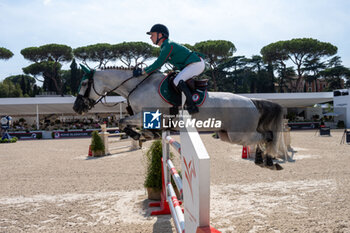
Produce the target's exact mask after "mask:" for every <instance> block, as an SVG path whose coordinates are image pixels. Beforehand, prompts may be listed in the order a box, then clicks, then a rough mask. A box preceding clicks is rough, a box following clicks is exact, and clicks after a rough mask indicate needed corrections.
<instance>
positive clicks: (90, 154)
mask: <svg viewBox="0 0 350 233" xmlns="http://www.w3.org/2000/svg"><path fill="white" fill-rule="evenodd" d="M88 156H92V151H91V145H89V153H88Z"/></svg>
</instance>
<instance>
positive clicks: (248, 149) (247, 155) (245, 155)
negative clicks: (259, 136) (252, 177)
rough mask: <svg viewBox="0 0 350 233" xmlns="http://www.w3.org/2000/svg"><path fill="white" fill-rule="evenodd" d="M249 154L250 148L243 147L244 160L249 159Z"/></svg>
mask: <svg viewBox="0 0 350 233" xmlns="http://www.w3.org/2000/svg"><path fill="white" fill-rule="evenodd" d="M249 153H250V148H249V146H243V149H242V159H247V158H249Z"/></svg>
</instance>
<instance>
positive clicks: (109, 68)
mask: <svg viewBox="0 0 350 233" xmlns="http://www.w3.org/2000/svg"><path fill="white" fill-rule="evenodd" d="M100 69H101V70H133V69H134V67H124V66H106V67H101V68H100Z"/></svg>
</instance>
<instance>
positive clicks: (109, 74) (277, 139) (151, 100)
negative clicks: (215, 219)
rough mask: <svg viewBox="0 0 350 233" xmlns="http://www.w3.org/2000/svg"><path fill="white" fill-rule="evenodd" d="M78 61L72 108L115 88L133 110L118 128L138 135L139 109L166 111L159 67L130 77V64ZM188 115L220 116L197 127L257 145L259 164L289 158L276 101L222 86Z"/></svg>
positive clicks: (79, 110)
mask: <svg viewBox="0 0 350 233" xmlns="http://www.w3.org/2000/svg"><path fill="white" fill-rule="evenodd" d="M82 67H83V70H84V72H85V75H84V77H83V78H82V80H81V83H80V87H79V92H78V96H77V98H76V100H75V103H74V106H73V109H74V111H75V112H77V113H79V114H82V113H84V112H87V111H88V110H89V109H91V108H92V107H93V106H94V105H95V104H96V103H97V102H98V101H99V100H100V99H101V97H102V96H104V95H105V94H106V93H110V92H115V93H117V94H119V95H121V96H123V97H124V98H126V99H127V102H128V104H129V107H130V109H132V112H133V115H131V116H128V117H126V118H123V119H121V120H120V121H119V128H120V129H121V130H123V131H124V132H126V133H127V134H129V135H130V136H131V137H133V138H134V139H135V140H136V139H140V135H138V133H136V132H135V131H133V129H132V128H135V127H138V128H142V126H143V124H142V117H143V116H142V113H143V110H144V109H162V111H165V110H164V109H170V107H172V106H171V105H170V104H169V103H167V102H166V101H164V99H163V98H161V96H160V95H159V93H158V89H159V85H160V83H161V82H162V80H164V77H165V76H164V75H163V74H162V73H160V72H155V73H152V74H151V75H150V76H148V77H146V76H140V77H133V71H132V70H131V69H105V70H90V69H88V68H86V67H84V66H82ZM163 114H164V113H163ZM168 114H169V113H168ZM192 117H193V118H195V119H197V120H203V121H205V120H206V119H209V118H211V119H216V120H219V121H221V124H220V126H219V127H217V125H216V127H210V126H209V128H208V127H207V128H198V131H203V130H205V131H214V132H217V133H218V135H219V138H220V139H221V140H223V141H226V142H230V143H233V144H239V145H257V150H256V158H255V163H256V164H257V165H259V166H262V167H268V168H270V169H273V170H281V169H282V167H281V166H280V165H279V164H274V163H273V161H272V157H274V158H282V159H284V160H285V159H287V158H289V156H288V153H287V149H286V147H285V145H284V142H283V135H282V128H283V111H282V107H281V106H280V105H278V104H276V103H273V102H270V101H267V100H262V99H249V98H246V97H243V96H239V95H235V94H232V93H226V92H207V96H206V98H205V101H204V103H203V104H202V105H201V106H200V108H199V113H196V114H194V115H193V116H192ZM173 130H174V128H173ZM175 130H176V128H175ZM144 135H145V138H148V139H149V138H152V137H151V136H150V135H155V134H154V133H153V132H152V133H150V132H149V131H148V132H147V130H146V131H144Z"/></svg>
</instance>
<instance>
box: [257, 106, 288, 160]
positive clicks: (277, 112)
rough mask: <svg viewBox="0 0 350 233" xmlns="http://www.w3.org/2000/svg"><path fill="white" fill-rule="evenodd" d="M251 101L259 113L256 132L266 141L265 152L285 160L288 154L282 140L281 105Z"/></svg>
mask: <svg viewBox="0 0 350 233" xmlns="http://www.w3.org/2000/svg"><path fill="white" fill-rule="evenodd" d="M252 101H253V103H254V104H255V106H256V108H257V109H258V110H259V112H260V119H259V122H258V127H257V131H258V132H259V133H261V134H263V135H264V137H265V139H266V141H265V142H266V144H265V145H266V151H265V152H266V153H267V154H269V155H272V156H275V157H278V158H283V159H286V158H287V156H288V153H287V148H286V146H285V144H284V140H283V109H282V107H281V105H279V104H277V103H273V102H271V101H268V100H262V99H252ZM271 133H272V135H271Z"/></svg>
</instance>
